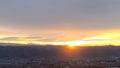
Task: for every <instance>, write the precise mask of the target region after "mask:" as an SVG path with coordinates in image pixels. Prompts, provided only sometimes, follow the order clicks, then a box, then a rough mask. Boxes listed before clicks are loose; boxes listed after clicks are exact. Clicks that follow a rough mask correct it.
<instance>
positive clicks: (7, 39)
mask: <svg viewBox="0 0 120 68" xmlns="http://www.w3.org/2000/svg"><path fill="white" fill-rule="evenodd" d="M0 40H1V41H17V40H19V37H4V38H0Z"/></svg>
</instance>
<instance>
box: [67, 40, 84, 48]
mask: <svg viewBox="0 0 120 68" xmlns="http://www.w3.org/2000/svg"><path fill="white" fill-rule="evenodd" d="M82 44H84V42H83V41H71V42H67V45H69V46H70V47H74V46H81V45H82Z"/></svg>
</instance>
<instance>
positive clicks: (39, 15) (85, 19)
mask: <svg viewBox="0 0 120 68" xmlns="http://www.w3.org/2000/svg"><path fill="white" fill-rule="evenodd" d="M0 42H1V43H20V44H26V43H36V44H68V45H107V44H113V45H120V0H0Z"/></svg>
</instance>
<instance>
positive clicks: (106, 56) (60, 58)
mask: <svg viewBox="0 0 120 68" xmlns="http://www.w3.org/2000/svg"><path fill="white" fill-rule="evenodd" d="M0 68H120V47H119V46H92V47H90V46H84V47H80V46H79V47H78V46H77V47H74V48H72V49H71V48H69V47H68V46H0Z"/></svg>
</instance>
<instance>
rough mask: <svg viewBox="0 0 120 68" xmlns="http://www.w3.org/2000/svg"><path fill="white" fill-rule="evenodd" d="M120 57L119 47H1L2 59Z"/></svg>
mask: <svg viewBox="0 0 120 68" xmlns="http://www.w3.org/2000/svg"><path fill="white" fill-rule="evenodd" d="M54 56H56V57H63V56H64V57H66V56H67V57H68V56H72V57H81V56H87V57H97V56H98V57H104V56H120V47H119V46H77V47H75V48H74V49H69V48H68V46H0V59H11V58H35V57H36V58H42V57H54Z"/></svg>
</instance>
